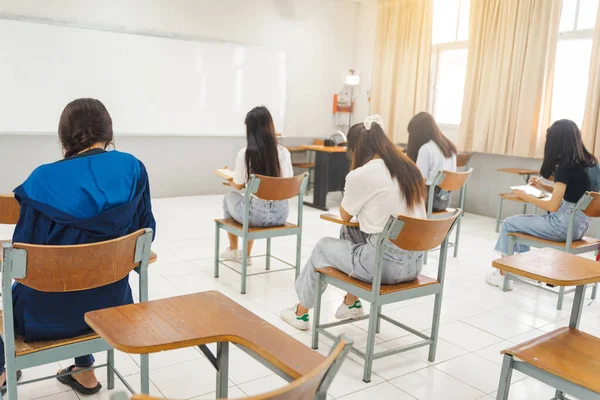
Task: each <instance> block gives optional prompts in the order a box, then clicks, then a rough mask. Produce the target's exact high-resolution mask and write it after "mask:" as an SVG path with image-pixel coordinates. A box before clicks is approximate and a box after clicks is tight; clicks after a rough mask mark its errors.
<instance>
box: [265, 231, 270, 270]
mask: <svg viewBox="0 0 600 400" xmlns="http://www.w3.org/2000/svg"><path fill="white" fill-rule="evenodd" d="M266 258H267V260H266V266H265V270H267V271H269V270H270V269H271V238H267V257H266Z"/></svg>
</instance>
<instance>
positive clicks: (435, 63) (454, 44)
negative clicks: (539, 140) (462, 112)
mask: <svg viewBox="0 0 600 400" xmlns="http://www.w3.org/2000/svg"><path fill="white" fill-rule="evenodd" d="M464 1H468V2H470V1H471V0H458V13H457V15H456V31H455V32H454V40H452V41H449V42H444V43H436V44H432V45H431V60H430V62H429V82H428V91H427V111H428V112H429V113H430V114H431V115H433V116H435V107H436V103H437V95H438V87H439V84H438V83H439V81H438V79H439V71H440V59H441V54H442V53H443V52H444V51H448V50H463V49H466V50H467V52H468V50H469V39H468V38H467V40H460V41H459V40H458V34H459V31H460V21H461V12H462V10H463V7H462V3H463V2H464ZM579 1H580V0H578V4H579ZM434 7H435V2H434ZM470 10H471V8H470V7H469V13H470V12H471V11H470ZM438 125H440V127H442V126H446V127H458V126H460V124H449V123H440V124H438Z"/></svg>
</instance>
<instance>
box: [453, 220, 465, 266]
mask: <svg viewBox="0 0 600 400" xmlns="http://www.w3.org/2000/svg"><path fill="white" fill-rule="evenodd" d="M462 217H463V216H462V214H461V215H460V216H459V217H458V221H456V236H455V237H454V258H456V257H458V242H459V241H460V225H461V224H462Z"/></svg>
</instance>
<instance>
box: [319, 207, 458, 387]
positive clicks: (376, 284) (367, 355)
mask: <svg viewBox="0 0 600 400" xmlns="http://www.w3.org/2000/svg"><path fill="white" fill-rule="evenodd" d="M461 213H462V210H460V209H456V210H454V212H453V214H452V215H450V216H449V217H448V218H444V219H418V218H411V217H407V216H403V215H400V216H398V217H397V218H394V217H390V220H389V221H388V223H387V225H386V227H385V229H384V230H383V232H382V233H381V236H380V239H379V243H378V244H377V247H378V252H377V253H378V254H380V253H381V255H380V257H381V258H380V259H378V260H377V261H376V265H375V266H374V271H373V283H372V284H371V283H366V282H363V281H360V280H358V279H354V278H351V277H350V276H348V275H346V274H344V273H343V272H341V271H340V270H338V269H335V268H334V267H335V266H331V267H326V268H318V269H316V270H315V271H316V272H318V277H319V278H318V279H317V288H316V301H315V309H314V313H313V341H312V347H313V349H317V348H318V347H319V334H323V335H325V336H326V337H328V338H329V339H332V340H335V336H334V335H332V334H331V333H330V332H328V331H327V329H329V328H333V327H336V326H340V325H344V324H351V323H355V322H356V321H357V320H352V319H349V320H345V321H339V322H333V323H329V324H322V325H321V323H320V314H321V295H322V292H323V291H322V288H323V287H324V285H325V284H330V285H333V286H335V287H337V288H339V289H341V290H345V291H347V292H348V293H350V294H352V295H354V296H357V297H359V298H361V299H364V300H366V301H368V302H369V303H371V311H370V313H369V315H365V316H364V317H363V318H362V319H368V320H369V329H368V333H367V348H366V350H365V351H364V352H363V351H360V350H358V349H355V348H352V349H351V350H350V351H352V352H353V353H354V354H356V355H358V356H359V357H361V358H362V359H364V360H365V366H364V372H363V381H365V382H367V383H368V382H370V381H371V370H372V366H373V360H376V359H379V358H383V357H388V356H392V355H395V354H398V353H402V352H404V351H408V350H412V349H416V348H418V347H423V346H429V361H431V362H433V361H435V355H436V349H437V342H438V333H439V326H440V315H441V308H442V293H443V291H444V281H445V275H446V255H447V251H448V239H449V237H450V234H451V232H452V229H453V228H454V225H455V224H456V221H457V219H458V218H459V216H460V214H461ZM322 218H323V219H325V220H328V221H331V222H337V223H340V224H342V225H351V226H356V225H355V224H356V223H353V222H350V223H348V222H344V221H342V220H341V219H339V218H335V216H332V215H326V216H323V217H322ZM385 240H389V241H391V242H392V243H394V244H395V245H396V246H398V247H399V248H401V249H403V250H406V251H427V250H431V249H434V248H436V247H438V246H441V250H440V258H439V263H438V272H437V277H435V278H430V277H428V276H425V275H419V276H418V277H417V279H415V280H413V281H411V282H404V283H400V284H397V285H383V284H382V283H381V275H382V272H383V271H382V268H381V264H382V260H383V257H384V256H383V252H380V251H379V249H380V247H381V246H382V245H383V243H384V241H385ZM430 295H435V302H434V309H433V318H432V325H431V334H430V335H429V336H428V335H426V334H424V333H423V332H422V330H421V329H415V328H411V327H409V326H407V325H405V324H403V323H401V322H399V321H396V320H394V319H392V318H390V317H388V316H386V315H383V314H382V313H381V311H382V310H381V307H382V306H384V305H385V304H391V303H397V302H400V301H404V300H409V299H414V298H417V297H423V296H430ZM382 319H383V320H385V321H387V322H389V323H391V324H392V325H395V326H396V327H398V328H401V329H404V330H405V331H407V332H409V333H412V334H414V335H416V336H418V337H420V338H421V339H423V340H422V341H420V342H417V343H413V344H410V345H408V346H403V347H400V348H397V349H391V350H386V351H383V352H380V353H375V352H374V350H375V334H376V333H379V328H380V325H381V320H382Z"/></svg>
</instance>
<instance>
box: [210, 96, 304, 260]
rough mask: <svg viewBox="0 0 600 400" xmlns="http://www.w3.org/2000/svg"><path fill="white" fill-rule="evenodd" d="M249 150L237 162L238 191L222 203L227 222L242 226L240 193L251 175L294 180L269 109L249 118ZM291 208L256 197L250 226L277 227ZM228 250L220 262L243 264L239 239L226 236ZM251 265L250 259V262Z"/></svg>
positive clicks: (235, 185)
mask: <svg viewBox="0 0 600 400" xmlns="http://www.w3.org/2000/svg"><path fill="white" fill-rule="evenodd" d="M246 139H247V147H245V148H243V149H241V150H240V151H239V153H238V155H237V158H236V161H235V171H234V174H233V181H231V182H230V183H229V185H230V186H231V187H233V188H234V189H237V190H236V191H235V192H231V193H228V194H227V195H226V196H225V198H224V199H223V214H224V216H225V218H233V219H234V220H236V221H237V222H238V223H240V224H241V223H243V217H244V195H243V194H242V193H241V192H240V191H239V190H241V189H243V188H244V186H245V185H246V183H247V182H248V179H249V178H250V175H252V174H257V175H265V176H274V177H281V178H291V177H292V176H294V170H293V168H292V157H291V155H290V152H289V151H288V150H287V149H286V148H285V147H283V146H281V145H279V144H278V143H277V137H276V135H275V126H274V125H273V118H272V117H271V113H269V110H267V108H266V107H255V108H253V109H252V110H250V112H248V114H247V115H246ZM288 212H289V206H288V201H287V200H282V201H267V200H262V199H259V198H257V197H252V198H251V199H250V214H249V217H248V220H249V221H248V222H249V224H250V226H277V225H283V224H284V223H285V221H286V220H287V217H288ZM227 235H228V237H229V247H228V248H226V249H225V250H224V251H223V252H222V253H221V258H222V259H225V260H229V261H234V262H238V263H239V262H240V261H241V254H240V253H241V252H240V250H239V248H238V237H237V236H235V235H233V234H231V233H227ZM253 243H254V242H253V241H249V242H248V256H250V253H251V251H252V244H253ZM247 263H248V265H251V258H248V261H247Z"/></svg>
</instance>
